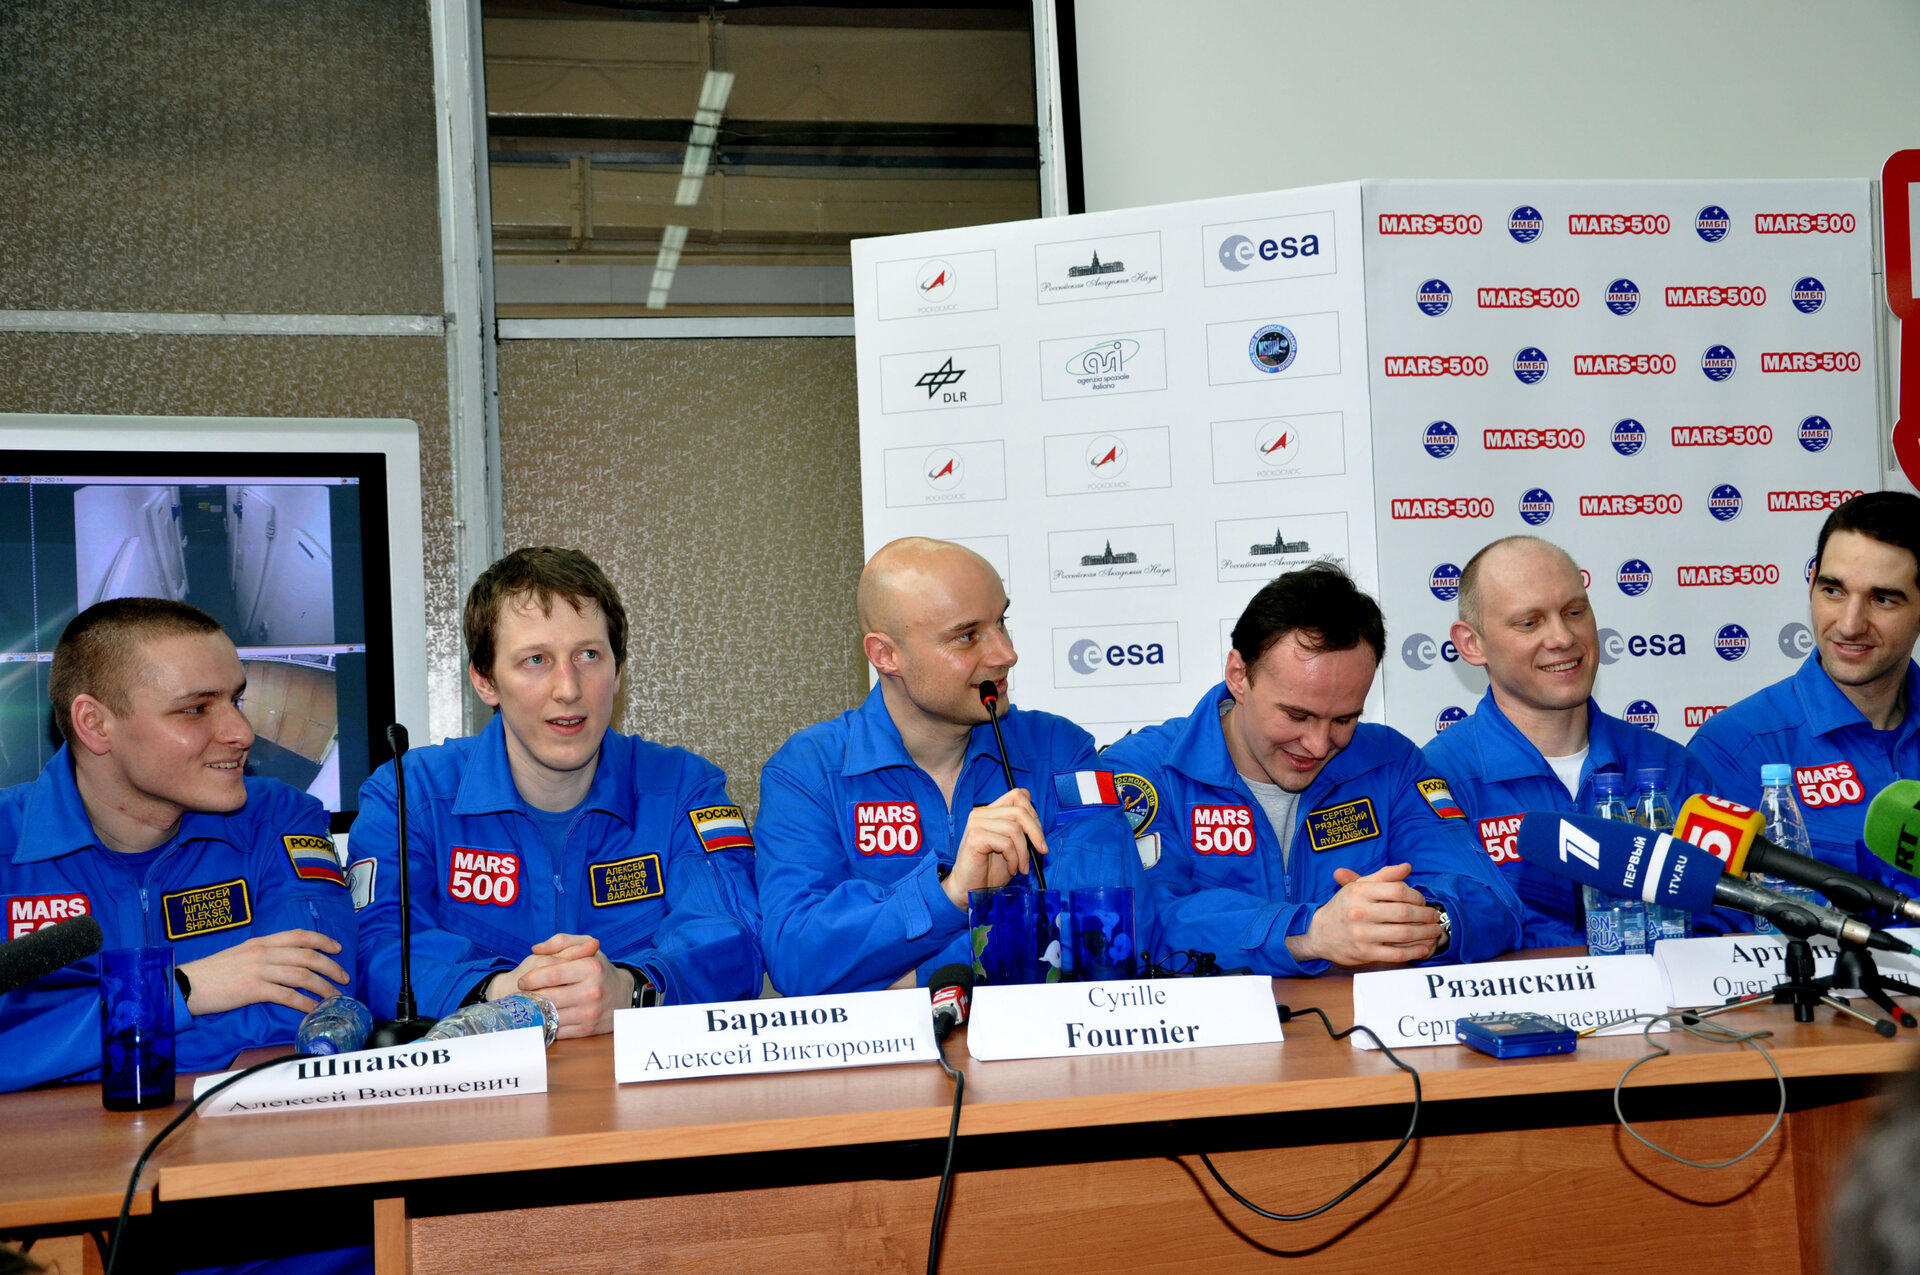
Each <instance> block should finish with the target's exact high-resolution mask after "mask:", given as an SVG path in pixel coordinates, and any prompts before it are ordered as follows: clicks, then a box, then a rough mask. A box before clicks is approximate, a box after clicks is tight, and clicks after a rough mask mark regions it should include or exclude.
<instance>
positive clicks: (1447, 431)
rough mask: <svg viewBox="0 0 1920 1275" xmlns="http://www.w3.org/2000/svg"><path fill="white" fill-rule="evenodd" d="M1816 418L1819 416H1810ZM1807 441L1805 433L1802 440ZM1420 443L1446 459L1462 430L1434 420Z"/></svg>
mask: <svg viewBox="0 0 1920 1275" xmlns="http://www.w3.org/2000/svg"><path fill="white" fill-rule="evenodd" d="M1808 419H1809V420H1816V419H1818V418H1817V417H1809V418H1808ZM1804 441H1805V438H1804V435H1803V437H1802V442H1804ZM1420 445H1421V446H1422V447H1424V448H1426V449H1427V455H1429V456H1431V457H1433V458H1434V459H1435V460H1445V459H1446V458H1447V457H1449V456H1451V455H1453V449H1454V448H1456V447H1458V446H1460V431H1459V430H1457V429H1455V428H1454V427H1453V425H1452V423H1451V422H1449V421H1433V422H1431V423H1430V424H1429V425H1428V426H1427V431H1426V433H1424V434H1422V435H1421V436H1420Z"/></svg>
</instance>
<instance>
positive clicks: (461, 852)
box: [447, 846, 520, 908]
mask: <svg viewBox="0 0 1920 1275" xmlns="http://www.w3.org/2000/svg"><path fill="white" fill-rule="evenodd" d="M447 895H448V897H450V898H454V899H458V900H459V901H460V902H462V903H492V904H497V905H498V906H500V907H503V908H504V907H509V906H511V905H512V903H513V901H514V900H515V899H517V898H519V897H520V856H519V855H517V854H513V853H511V852H510V851H506V850H478V849H475V848H473V847H472V846H455V847H454V848H453V858H451V859H449V860H448V861H447Z"/></svg>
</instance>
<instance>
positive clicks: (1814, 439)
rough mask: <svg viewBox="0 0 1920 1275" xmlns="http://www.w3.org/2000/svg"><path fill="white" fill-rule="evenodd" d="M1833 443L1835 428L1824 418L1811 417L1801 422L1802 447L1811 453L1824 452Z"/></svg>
mask: <svg viewBox="0 0 1920 1275" xmlns="http://www.w3.org/2000/svg"><path fill="white" fill-rule="evenodd" d="M1832 441H1833V426H1832V425H1830V424H1828V423H1827V418H1826V417H1824V416H1809V417H1807V418H1806V419H1805V420H1803V421H1801V422H1800V446H1802V447H1804V448H1806V449H1807V450H1808V451H1810V452H1824V451H1825V450H1827V444H1828V443H1831V442H1832Z"/></svg>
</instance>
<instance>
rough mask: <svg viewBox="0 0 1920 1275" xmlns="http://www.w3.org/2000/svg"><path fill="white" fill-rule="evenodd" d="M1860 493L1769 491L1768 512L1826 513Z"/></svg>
mask: <svg viewBox="0 0 1920 1275" xmlns="http://www.w3.org/2000/svg"><path fill="white" fill-rule="evenodd" d="M1859 494H1860V493H1859V492H1857V491H1770V492H1768V493H1767V512H1768V513H1773V514H1785V513H1809V512H1820V513H1824V512H1825V511H1827V510H1829V509H1838V508H1839V507H1840V506H1842V505H1844V504H1846V503H1847V502H1848V501H1849V500H1852V499H1853V498H1854V497H1855V496H1858V495H1859Z"/></svg>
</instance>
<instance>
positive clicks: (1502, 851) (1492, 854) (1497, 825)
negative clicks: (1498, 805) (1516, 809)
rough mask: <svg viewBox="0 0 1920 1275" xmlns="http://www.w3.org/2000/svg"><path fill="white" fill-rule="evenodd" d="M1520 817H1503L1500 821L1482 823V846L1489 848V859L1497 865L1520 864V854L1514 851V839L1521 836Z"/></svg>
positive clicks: (1489, 820) (1482, 821)
mask: <svg viewBox="0 0 1920 1275" xmlns="http://www.w3.org/2000/svg"><path fill="white" fill-rule="evenodd" d="M1521 818H1522V816H1520V815H1501V816H1500V817H1499V818H1498V819H1482V820H1481V821H1480V844H1481V845H1483V846H1485V847H1486V848H1487V858H1489V859H1492V860H1493V861H1494V862H1495V863H1518V862H1520V852H1519V851H1518V850H1516V849H1514V845H1513V843H1514V839H1515V838H1516V837H1518V836H1519V835H1520V820H1521Z"/></svg>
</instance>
